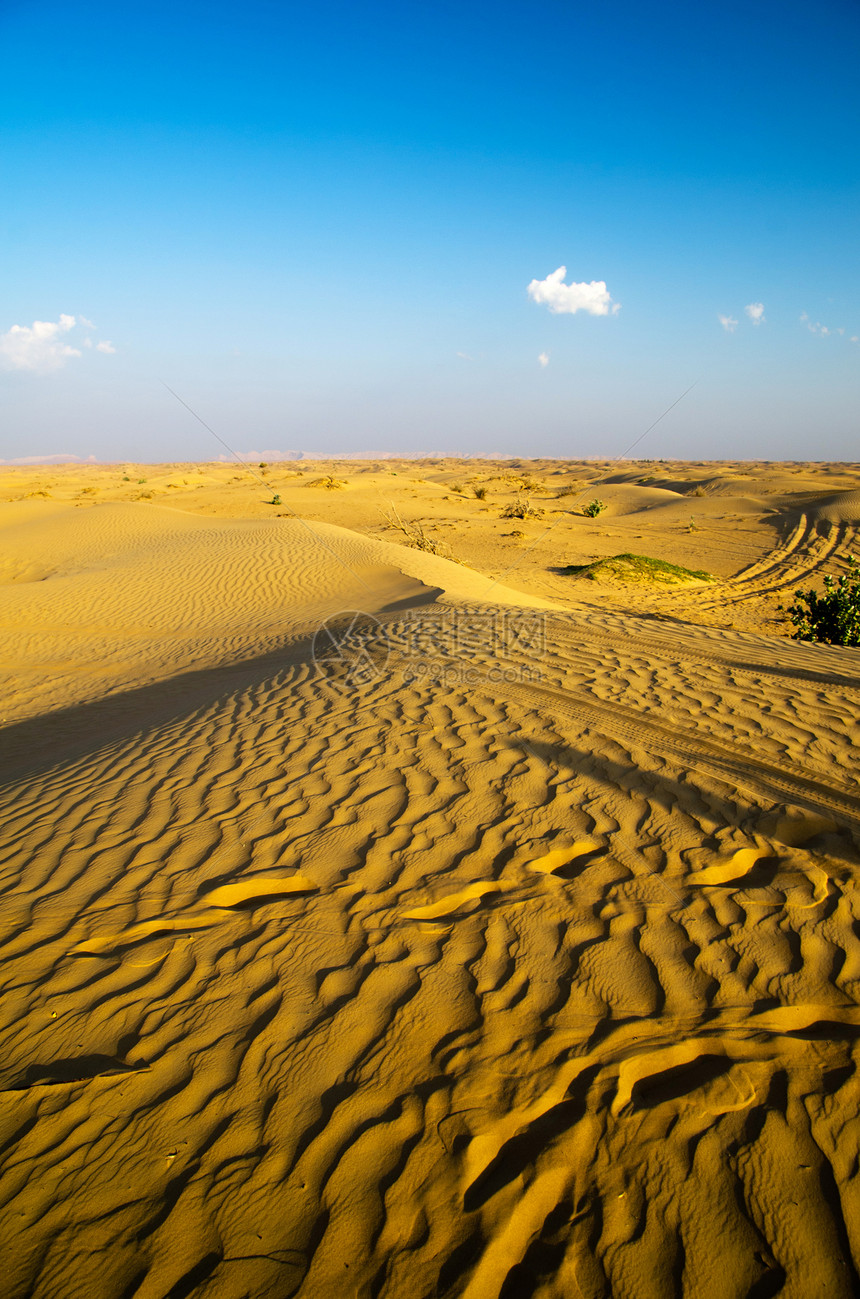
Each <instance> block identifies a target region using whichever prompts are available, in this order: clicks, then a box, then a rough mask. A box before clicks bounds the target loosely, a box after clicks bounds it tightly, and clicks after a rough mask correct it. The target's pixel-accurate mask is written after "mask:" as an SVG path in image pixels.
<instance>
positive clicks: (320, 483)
mask: <svg viewBox="0 0 860 1299" xmlns="http://www.w3.org/2000/svg"><path fill="white" fill-rule="evenodd" d="M305 487H325V488H326V490H327V491H329V492H337V491H340V489H341V488H342V487H346V483H345V482H344V481H343V479H342V478H335V477H334V475H333V474H325V475H324V477H322V478H314V479H312V480H311V482H309V483H305Z"/></svg>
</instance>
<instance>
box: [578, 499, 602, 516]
mask: <svg viewBox="0 0 860 1299" xmlns="http://www.w3.org/2000/svg"><path fill="white" fill-rule="evenodd" d="M605 509H606V502H605V501H598V500H597V498H596V497H595V499H594V500H593V501H589V502H588V504H587V505H583V507H582V512H583V514H587V515H588V517H589V519H594V518H596V517H597V515H598V514H600V513H601V511H603V510H605Z"/></svg>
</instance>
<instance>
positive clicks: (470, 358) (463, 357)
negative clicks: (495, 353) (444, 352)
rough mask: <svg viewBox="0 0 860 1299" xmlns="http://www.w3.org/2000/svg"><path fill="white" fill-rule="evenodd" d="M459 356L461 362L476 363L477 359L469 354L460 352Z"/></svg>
mask: <svg viewBox="0 0 860 1299" xmlns="http://www.w3.org/2000/svg"><path fill="white" fill-rule="evenodd" d="M457 355H458V356H459V358H460V360H461V361H474V359H475V358H474V357H473V356H470V355H469V353H468V352H458V353H457Z"/></svg>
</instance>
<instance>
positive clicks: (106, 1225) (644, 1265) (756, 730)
mask: <svg viewBox="0 0 860 1299" xmlns="http://www.w3.org/2000/svg"><path fill="white" fill-rule="evenodd" d="M326 475H334V476H336V477H338V478H340V479H342V480H344V481H345V482H346V488H345V489H344V490H343V491H340V492H336V493H335V492H328V491H326V490H325V488H324V487H323V486H310V487H309V486H308V485H307V484H308V482H312V481H314V480H316V479H320V478H323V477H325V476H326ZM650 480H659V481H650ZM264 481H265V486H263V485H262V484H261V482H260V481H259V480H257V479H254V478H252V477H251V475H250V474H249V473H248V472H247V471H246V470H243V469H242V468H241V467H239V466H237V465H233V466H230V465H220V466H219V465H208V466H193V465H169V466H139V465H130V464H128V465H122V466H95V465H94V466H78V465H74V466H73V465H68V466H56V467H50V468H49V467H45V466H35V467H24V466H21V467H16V468H13V469H7V470H5V471H4V472H3V473H2V475H0V538H2V546H0V661H2V665H3V672H4V675H5V681H4V687H5V688H4V692H3V693H4V697H3V710H2V722H3V730H2V737H3V744H2V750H0V778H1V779H0V804H2V811H0V823H2V826H3V832H2V853H0V891H2V895H3V907H2V910H0V977H2V986H3V994H4V995H3V998H2V1002H0V1005H2V1045H3V1050H2V1052H0V1093H2V1101H3V1104H2V1106H0V1241H2V1247H3V1258H4V1294H6V1295H9V1296H11V1297H13V1299H19V1297H20V1299H24V1296H30V1295H33V1296H40V1297H45V1299H48V1297H50V1299H55V1297H56V1296H61V1297H63V1299H65V1296H81V1297H82V1299H84V1297H86V1299H91V1296H93V1295H98V1296H107V1297H110V1299H113V1297H114V1296H116V1299H120V1297H121V1296H131V1295H134V1296H137V1297H139V1299H164V1296H168V1295H172V1296H201V1297H202V1296H206V1297H207V1299H209V1296H220V1297H222V1299H235V1296H238V1295H253V1296H272V1299H275V1297H276V1296H277V1297H278V1299H280V1297H281V1296H289V1295H297V1296H301V1299H328V1297H329V1296H332V1295H340V1294H343V1295H355V1296H362V1299H363V1297H365V1296H367V1297H370V1296H383V1297H385V1299H401V1297H402V1296H404V1295H413V1294H414V1295H415V1296H422V1297H424V1296H426V1297H427V1299H430V1296H451V1297H452V1299H453V1296H466V1297H467V1299H514V1297H515V1296H530V1297H532V1299H568V1297H569V1296H584V1297H586V1299H598V1297H600V1299H603V1297H604V1296H624V1297H625V1299H627V1296H631V1297H632V1296H637V1299H638V1297H639V1296H642V1297H643V1299H651V1297H652V1296H653V1299H663V1296H666V1295H679V1296H681V1295H702V1294H713V1295H715V1296H716V1295H737V1296H742V1295H743V1296H749V1295H766V1294H783V1295H787V1296H795V1295H796V1296H804V1297H806V1296H810V1295H819V1294H822V1295H823V1294H827V1295H834V1296H849V1295H852V1294H855V1293H857V1292H858V1290H860V1180H858V1172H857V1170H858V1168H860V1117H858V1115H860V1074H858V1071H857V1067H856V1066H857V1054H858V1041H860V1008H858V1007H860V914H858V901H857V891H856V881H857V878H858V877H857V874H855V872H858V871H860V792H858V783H857V778H858V767H860V759H858V754H859V753H860V744H858V740H860V735H858V722H857V718H858V714H860V671H858V663H860V660H858V652H857V651H856V650H845V649H838V648H834V647H830V646H817V645H807V644H799V643H797V642H794V641H792V640H791V639H789V638H788V636H789V632H790V631H791V626H790V624H789V623H788V621H787V619H786V616H785V614H784V612H781V611H780V610H779V608H778V606H779V605H780V604H782V603H789V602H790V600H791V597H792V593H793V591H794V590H795V589H796V588H797V586H798V585H803V586H807V585H809V584H817V585H819V586H820V584H821V580H822V578H823V575H824V574H825V573H838V572H841V571H843V570H844V564H845V557H846V555H847V554H849V553H852V551H853V550H855V549H856V546H857V532H858V527H860V467H858V466H846V465H836V466H823V465H814V466H789V465H779V466H776V465H766V464H755V465H722V466H714V465H710V466H709V465H707V464H704V463H696V464H690V463H684V462H671V463H662V462H661V463H659V464H654V463H648V462H640V463H639V464H626V465H624V466H623V467H621V468H619V467H613V466H611V465H609V464H604V465H600V464H595V463H593V462H581V463H579V464H571V463H569V462H548V461H537V462H531V463H527V462H522V463H521V464H520V465H519V466H518V467H516V468H512V467H511V465H510V464H508V463H503V462H489V461H480V462H478V461H469V462H467V463H463V462H457V461H439V460H434V461H433V462H432V463H427V464H424V463H420V462H409V463H406V462H405V461H404V462H402V463H401V462H399V461H398V462H396V465H383V464H376V463H375V461H374V462H371V463H369V464H363V463H353V464H346V463H345V462H344V461H343V460H341V461H326V462H322V461H315V462H312V463H308V464H305V463H304V462H302V463H301V464H300V465H297V464H296V463H295V462H291V463H289V464H288V463H286V462H285V463H284V464H282V465H278V464H275V465H271V466H268V467H267V470H266V475H265V478H264ZM476 489H480V490H481V491H483V493H484V494H483V495H480V494H476ZM697 493H698V494H697ZM595 497H599V498H600V499H601V500H603V501H605V503H606V506H607V508H606V510H605V511H603V512H602V513H600V514H598V515H597V516H596V517H594V518H587V517H585V515H583V513H582V504H583V503H584V502H585V503H587V502H588V501H589V500H591V499H593V498H595ZM276 498H277V503H273V502H274V501H275V499H276ZM524 499H527V500H529V501H530V502H531V503H532V504H533V505H534V506H535V507H536V510H535V514H534V515H533V516H527V517H524V518H523V519H516V518H514V519H511V518H505V517H502V516H503V514H504V513H505V511H506V507H507V506H509V505H510V504H511V503H512V502H515V501H518V500H524ZM392 509H395V510H396V511H397V513H398V516H399V517H400V519H401V520H402V521H403V522H404V523H405V525H406V528H405V530H404V529H400V530H398V529H397V528H393V527H392V526H391V525H390V520H391V518H392V517H393V515H392V513H391V511H392ZM300 516H301V517H300ZM410 530H411V531H410ZM410 540H411V541H412V542H413V543H416V542H418V541H420V543H421V545H420V546H419V545H418V544H412V545H409V544H403V543H404V542H409V541H410ZM428 543H429V545H430V549H427V548H421V546H425V547H426V545H427V544H428ZM437 543H438V548H439V550H440V551H441V550H442V549H443V547H444V550H445V551H446V552H447V553H448V554H450V556H451V558H446V557H444V556H443V555H442V554H441V553H432V550H433V548H434V547H436V544H437ZM631 555H632V556H634V557H636V556H643V555H644V556H647V557H650V558H651V559H656V560H660V561H662V562H664V563H665V564H666V565H668V566H673V565H674V566H681V567H683V568H684V569H687V570H691V571H692V572H693V574H694V575H695V574H699V573H701V572H705V573H707V574H712V575H713V576H714V578H715V579H716V580H715V581H713V582H704V581H700V582H699V583H698V584H696V583H694V584H691V585H688V584H679V585H674V584H671V585H665V586H661V585H659V584H654V585H653V586H652V585H648V584H643V583H640V582H633V583H631V582H625V581H623V580H618V573H617V571H616V572H615V574H614V577H613V580H612V581H611V582H610V581H606V582H602V581H600V580H596V581H580V580H577V578H576V577H575V576H572V575H571V574H570V573H565V571H564V570H565V569H566V568H569V567H572V568H574V569H576V568H578V567H581V566H590V565H593V566H594V569H595V571H596V572H597V573H598V577H599V572H600V569H601V561H604V560H605V561H611V560H612V559H613V557H617V556H631ZM616 568H617V566H616ZM622 578H623V574H622Z"/></svg>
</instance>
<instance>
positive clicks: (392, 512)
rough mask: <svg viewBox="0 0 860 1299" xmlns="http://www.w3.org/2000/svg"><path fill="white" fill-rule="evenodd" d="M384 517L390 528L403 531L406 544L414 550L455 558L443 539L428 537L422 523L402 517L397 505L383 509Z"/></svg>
mask: <svg viewBox="0 0 860 1299" xmlns="http://www.w3.org/2000/svg"><path fill="white" fill-rule="evenodd" d="M382 517H383V518H384V519H385V522H386V523H387V524H388V526H389V528H396V530H397V531H398V532H402V533H403V537H404V541H403V545H404V546H410V547H411V548H412V549H413V550H423V551H425V552H426V554H428V555H439V556H440V557H441V558H442V559H451V558H453V556H452V555H451V552H450V551H449V549H448V547H447V546H446V545H445V543H444V542H443V541H437V540H436V538H435V537H428V536H427V533H426V532H425V531H424V529H423V527H422V526H421V524H420V523H410V522H407V520H405V519H403V518H402V517H401V515H400V512H399V510H398V509H397V507H396V506H394V505H390V506H389V509H388V511H387V512H386V511H383V514H382ZM458 562H459V561H458Z"/></svg>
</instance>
